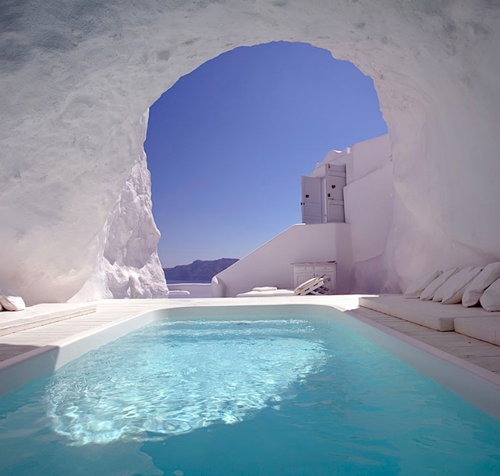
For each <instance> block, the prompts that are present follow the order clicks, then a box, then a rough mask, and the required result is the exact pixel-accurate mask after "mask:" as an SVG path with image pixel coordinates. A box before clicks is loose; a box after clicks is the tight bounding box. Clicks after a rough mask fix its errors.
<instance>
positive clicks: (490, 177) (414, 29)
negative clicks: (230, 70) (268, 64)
mask: <svg viewBox="0 0 500 476" xmlns="http://www.w3.org/2000/svg"><path fill="white" fill-rule="evenodd" d="M499 32H500V5H499V4H498V2H495V1H491V0H463V1H460V2H458V1H449V0H421V1H415V2H408V1H404V0H380V1H378V2H373V1H372V0H357V1H353V0H337V1H335V2H332V1H327V0H307V1H306V0H284V1H276V2H269V1H267V0H255V1H241V0H226V1H224V2H217V1H198V0H186V1H183V2H178V1H176V0H152V1H148V2H135V1H132V0H120V1H118V0H108V1H106V2H104V1H99V0H96V1H92V2H82V1H79V0H45V1H44V2H40V1H38V0H18V1H16V2H4V3H2V4H1V5H0V114H1V121H0V170H1V171H2V173H1V174H0V224H1V226H0V243H1V246H0V281H4V282H6V283H8V284H9V285H11V286H12V287H14V288H17V289H18V290H19V291H20V292H21V293H22V294H23V295H24V296H25V297H26V298H27V300H28V302H37V301H53V300H56V301H64V300H67V299H70V298H71V297H72V296H74V295H75V294H76V293H77V292H78V291H79V290H80V289H82V287H83V286H84V284H85V283H86V282H87V281H88V280H89V279H90V278H91V276H93V273H94V270H95V269H96V266H95V265H96V262H97V259H98V256H99V255H100V254H102V253H103V246H105V245H104V240H102V239H98V237H100V236H102V234H103V233H105V231H106V230H105V228H106V223H107V222H108V218H109V216H110V214H111V213H112V212H113V210H114V208H115V205H116V202H117V200H118V198H119V195H120V192H121V190H122V189H123V186H124V184H125V182H126V180H127V177H128V176H129V174H130V172H131V170H132V168H133V167H134V164H135V161H136V159H137V157H138V156H139V155H140V153H141V150H142V142H143V125H142V121H143V120H142V114H143V113H144V111H146V110H147V109H148V107H149V106H150V105H151V104H152V103H153V102H154V101H155V100H156V99H157V98H158V97H159V96H160V95H161V94H162V93H163V92H164V91H165V90H166V89H168V88H169V87H170V86H171V85H172V84H173V83H174V82H175V81H176V80H177V79H178V78H179V77H180V76H181V75H183V74H186V73H188V72H190V71H192V70H193V69H195V68H196V67H197V66H199V65H201V64H202V63H203V62H205V61H206V60H208V59H210V58H213V57H214V56H216V55H218V54H219V53H221V52H223V51H227V50H229V49H231V48H234V47H236V46H240V45H253V44H257V43H262V42H267V41H272V40H287V41H304V42H309V43H311V44H313V45H316V46H319V47H322V48H326V49H328V50H330V51H331V52H332V54H333V55H334V56H335V57H336V58H339V59H345V60H349V61H352V62H353V63H354V64H356V65H357V66H358V67H359V68H360V69H361V70H362V71H363V72H364V73H365V74H368V75H370V76H371V77H372V78H373V79H374V84H375V87H376V89H377V92H378V95H379V99H380V106H381V110H382V112H383V114H384V118H385V120H386V122H387V124H388V127H389V131H390V138H391V145H392V152H393V161H394V178H395V187H394V194H395V195H394V208H393V214H392V217H393V218H392V224H391V230H390V235H389V240H388V244H387V247H386V251H385V254H384V256H385V257H384V267H385V269H383V270H382V269H381V271H380V276H379V281H380V282H383V283H384V287H385V289H388V290H398V289H399V287H400V286H401V287H402V288H405V287H406V286H407V285H408V283H409V282H410V281H411V280H412V279H414V278H415V277H416V276H418V275H419V274H420V273H421V272H422V270H424V271H425V270H427V269H430V268H433V267H435V266H438V267H447V266H451V265H462V266H464V265H467V264H472V263H474V264H483V263H485V262H487V261H490V260H491V259H498V258H500V240H498V236H499V233H500V214H498V212H497V207H498V205H497V204H498V203H500V187H498V183H499V181H500V161H499V160H498V150H499V134H498V128H499V124H500V83H499V81H498V78H499V77H500V61H499V55H498V51H500V33H499ZM108 223H109V222H108ZM132 226H133V227H135V224H133V225H132ZM156 275H159V272H158V273H156Z"/></svg>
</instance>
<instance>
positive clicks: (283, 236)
mask: <svg viewBox="0 0 500 476" xmlns="http://www.w3.org/2000/svg"><path fill="white" fill-rule="evenodd" d="M350 235H351V232H350V225H348V224H347V223H321V224H317V225H304V224H302V223H301V224H298V225H293V226H291V227H290V228H288V229H287V230H285V231H284V232H283V233H280V234H279V235H277V236H276V237H274V238H273V239H272V240H270V241H268V242H267V243H265V244H264V245H262V246H261V247H260V248H257V249H256V250H255V251H253V252H252V253H250V254H249V255H248V256H245V258H243V259H241V260H239V261H237V262H236V263H235V264H233V265H232V266H230V267H229V268H227V269H225V270H224V271H222V272H220V273H219V274H218V275H217V276H215V277H214V279H213V281H212V293H213V296H214V297H234V296H236V295H237V294H239V293H244V292H246V291H250V290H251V289H252V288H254V287H256V286H276V287H278V288H280V289H294V288H295V284H294V277H293V266H292V263H300V262H322V261H336V262H337V291H338V293H339V294H343V293H347V292H349V290H350V280H351V275H350V273H351V270H352V250H351V236H350Z"/></svg>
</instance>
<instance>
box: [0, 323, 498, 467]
mask: <svg viewBox="0 0 500 476" xmlns="http://www.w3.org/2000/svg"><path fill="white" fill-rule="evenodd" d="M240 319H249V318H248V316H246V317H242V318H239V317H238V316H234V319H233V318H230V317H229V318H228V317H225V318H224V320H220V321H217V320H214V318H213V317H207V318H205V319H196V320H191V321H189V320H179V321H175V320H173V321H167V320H162V321H157V322H154V323H152V324H150V325H147V326H145V327H144V328H142V329H140V330H139V331H136V332H133V333H131V334H129V335H127V336H125V337H123V338H121V339H119V340H117V341H115V342H112V343H110V344H108V345H106V346H104V347H102V348H100V349H99V350H97V351H93V352H90V353H88V354H86V355H84V356H83V357H81V358H79V359H77V360H75V361H73V362H71V363H69V364H68V365H66V366H65V367H63V368H62V369H60V370H58V371H57V372H54V373H52V374H51V375H48V376H46V377H44V378H41V379H39V380H37V381H35V382H32V383H31V384H29V385H26V386H25V387H23V388H21V389H19V390H17V391H15V392H12V393H10V394H8V395H6V396H5V397H3V398H1V399H0V455H1V457H0V474H1V475H2V476H7V475H15V476H24V475H30V476H33V475H36V476H38V475H53V476H59V475H64V476H67V475H92V476H98V475H113V476H115V475H116V476H125V475H130V476H138V475H163V474H164V475H174V476H183V475H185V476H191V475H198V476H201V475H203V476H207V475H218V476H228V475H269V476H271V475H273V476H277V475H301V476H309V475H311V476H312V475H315V476H320V475H325V476H326V475H329V476H331V475H384V476H387V475H395V474H401V475H424V474H425V475H427V474H429V475H435V474H440V475H441V474H447V475H453V476H457V475H474V476H479V475H498V474H500V423H499V422H498V421H497V420H495V419H493V418H491V417H489V416H488V415H486V414H484V413H483V412H481V411H480V410H478V409H477V408H475V407H474V406H472V405H470V404H469V403H467V402H465V401H464V400H462V399H461V398H460V397H458V396H457V395H455V394H453V393H451V392H450V391H448V390H446V389H444V388H443V387H441V386H440V385H438V384H437V383H436V382H434V381H433V380H432V379H430V378H428V377H426V376H423V375H422V374H420V373H418V372H416V371H415V370H414V369H413V368H412V367H410V366H409V365H407V364H406V363H404V362H402V361H400V360H398V359H397V358H396V357H394V356H392V355H391V354H389V353H387V352H386V351H384V350H383V349H381V348H380V347H378V346H376V345H375V344H373V343H372V342H371V341H369V340H368V339H366V338H364V337H362V336H360V335H358V334H356V333H355V332H354V331H352V330H350V329H348V328H347V327H345V326H344V325H342V324H340V323H338V322H336V321H335V320H334V319H332V318H326V317H317V316H302V315H300V316H297V315H295V316H291V317H287V316H281V317H280V316H278V317H276V316H273V317H271V316H269V318H266V317H265V316H261V317H259V318H258V320H240Z"/></svg>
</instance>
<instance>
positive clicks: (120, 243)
mask: <svg viewBox="0 0 500 476" xmlns="http://www.w3.org/2000/svg"><path fill="white" fill-rule="evenodd" d="M147 124H148V114H147V113H146V114H144V116H143V121H142V126H143V139H145V138H146V129H147ZM152 207H153V204H152V202H151V177H150V173H149V170H148V167H147V163H146V154H145V152H144V150H142V151H141V153H140V154H139V156H138V157H137V160H136V162H135V164H134V165H133V167H132V171H131V172H130V175H129V176H128V178H127V180H126V182H125V186H124V187H123V189H122V191H121V192H120V195H119V197H118V200H117V202H116V205H115V206H114V208H113V210H112V211H111V213H110V214H109V215H108V218H107V220H106V223H105V224H104V227H103V229H102V230H101V232H100V233H99V235H98V237H97V238H96V244H95V248H96V249H97V250H98V253H97V258H96V263H95V267H94V270H93V271H92V274H91V275H90V277H89V278H88V279H87V281H86V282H85V284H84V285H83V287H82V289H80V291H78V293H77V294H76V295H75V296H73V297H72V299H71V300H72V301H89V300H95V299H101V298H161V297H166V296H167V295H168V289H167V286H166V282H165V274H164V273H163V269H162V267H161V263H160V260H159V258H158V253H157V247H158V241H159V239H160V232H159V231H158V228H157V227H156V224H155V222H154V218H153V212H152Z"/></svg>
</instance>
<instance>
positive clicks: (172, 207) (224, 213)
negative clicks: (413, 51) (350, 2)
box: [145, 42, 387, 267]
mask: <svg viewBox="0 0 500 476" xmlns="http://www.w3.org/2000/svg"><path fill="white" fill-rule="evenodd" d="M385 133H387V126H386V124H385V122H384V120H383V118H382V114H381V112H380V108H379V102H378V97H377V94H376V92H375V89H374V87H373V81H372V80H371V78H369V77H367V76H365V75H364V74H363V73H361V72H360V71H359V70H358V69H357V68H356V67H355V66H354V65H353V64H352V63H349V62H345V61H338V60H335V59H334V58H332V55H331V53H330V52H328V51H326V50H322V49H319V48H314V47H312V46H310V45H307V44H303V43H284V42H278V43H269V44H265V45H258V46H253V47H242V48H236V49H235V50H232V51H229V52H226V53H224V54H222V55H220V56H218V57H217V58H214V59H212V60H210V61H208V62H207V63H205V64H203V65H201V66H200V67H199V68H198V69H196V70H195V71H193V72H192V73H190V74H188V75H186V76H184V77H182V78H180V79H179V81H178V82H177V83H176V84H175V85H174V86H172V88H170V89H169V90H168V91H167V92H165V93H164V94H163V95H162V96H161V98H160V99H159V100H158V101H157V102H156V103H155V104H153V106H152V107H151V110H150V116H149V127H148V135H147V139H146V143H145V150H146V153H147V156H148V166H149V169H150V171H151V178H152V195H153V214H154V217H155V220H156V224H157V225H158V228H159V229H160V231H161V233H162V238H161V240H160V244H159V249H158V251H159V255H160V260H161V262H162V264H163V266H164V267H171V266H175V265H178V264H188V263H191V262H192V261H194V260H195V259H204V260H212V259H218V258H242V257H243V256H245V255H247V254H248V253H250V252H251V251H252V250H254V249H255V248H257V247H259V246H260V245H261V244H263V243H265V242H266V241H268V240H270V239H271V238H273V237H274V236H275V235H277V234H278V233H280V232H282V231H283V230H285V229H286V228H288V227H289V226H291V225H293V224H295V223H300V221H301V215H300V176H301V175H308V174H309V173H310V172H311V171H312V170H313V169H314V167H315V164H316V162H319V161H321V160H322V159H323V158H324V156H325V154H326V153H327V152H328V151H329V150H331V149H337V150H342V149H344V148H345V147H348V146H350V145H352V144H354V143H356V142H360V141H363V140H366V139H370V138H372V137H376V136H379V135H382V134H385Z"/></svg>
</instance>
